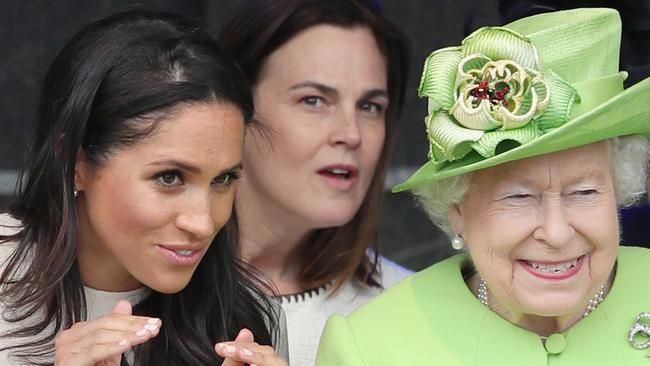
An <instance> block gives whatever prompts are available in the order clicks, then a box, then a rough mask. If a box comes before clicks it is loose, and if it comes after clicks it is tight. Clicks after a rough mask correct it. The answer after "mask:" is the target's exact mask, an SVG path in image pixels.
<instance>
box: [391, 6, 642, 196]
mask: <svg viewBox="0 0 650 366" xmlns="http://www.w3.org/2000/svg"><path fill="white" fill-rule="evenodd" d="M620 40H621V20H620V17H619V15H618V12H616V11H615V10H612V9H600V8H589V9H575V10H568V11H561V12H554V13H547V14H540V15H536V16H532V17H528V18H524V19H520V20H517V21H515V22H513V23H510V24H508V25H505V26H503V27H483V28H480V29H478V30H477V31H476V32H474V33H472V34H471V35H470V36H468V37H467V38H465V39H464V40H463V42H462V44H461V45H460V46H458V47H448V48H443V49H439V50H437V51H434V52H433V53H432V54H431V55H429V57H428V58H427V59H426V61H425V64H424V71H423V74H422V80H421V82H420V87H419V89H418V93H419V95H420V96H426V97H428V98H429V108H428V112H429V115H428V116H427V117H426V119H425V124H426V130H427V137H428V139H429V147H430V148H429V161H428V162H427V163H426V164H424V165H423V166H422V167H420V169H418V170H417V171H416V172H415V173H414V174H413V175H412V176H411V177H410V178H409V179H408V180H407V181H406V182H404V183H401V184H398V185H397V186H395V187H394V188H393V192H401V191H404V190H407V189H412V188H415V187H418V186H421V185H423V184H426V183H427V182H432V181H436V180H440V179H444V178H448V177H452V176H456V175H459V174H464V173H468V172H472V171H475V170H478V169H483V168H488V167H491V166H495V165H498V164H502V163H505V162H508V161H513V160H518V159H524V158H528V157H531V156H536V155H542V154H547V153H551V152H555V151H560V150H565V149H569V148H573V147H577V146H581V145H586V144H590V143H592V142H596V141H600V140H605V139H608V138H611V137H616V136H624V135H643V136H645V137H646V138H650V78H647V79H645V80H643V81H641V82H639V83H637V84H636V85H634V86H632V87H630V88H628V89H626V90H623V81H624V80H625V78H626V77H627V74H626V73H625V72H619V69H618V59H619V47H620Z"/></svg>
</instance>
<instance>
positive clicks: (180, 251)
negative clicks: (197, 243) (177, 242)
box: [174, 249, 192, 256]
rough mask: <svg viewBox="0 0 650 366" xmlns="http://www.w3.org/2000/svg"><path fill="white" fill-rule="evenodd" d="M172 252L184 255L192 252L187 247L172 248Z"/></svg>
mask: <svg viewBox="0 0 650 366" xmlns="http://www.w3.org/2000/svg"><path fill="white" fill-rule="evenodd" d="M174 253H176V254H178V255H184V256H187V255H190V254H192V251H191V250H189V249H180V250H174Z"/></svg>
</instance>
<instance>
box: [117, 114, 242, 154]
mask: <svg viewBox="0 0 650 366" xmlns="http://www.w3.org/2000/svg"><path fill="white" fill-rule="evenodd" d="M155 123H156V124H157V126H156V127H155V129H154V130H153V132H152V133H151V134H149V135H147V136H146V137H144V138H143V139H142V140H141V141H139V142H138V143H136V144H134V145H131V146H130V147H128V148H127V149H123V150H122V152H124V153H129V154H132V155H137V156H140V157H141V158H153V157H161V158H162V157H168V158H171V157H175V158H185V159H190V160H192V161H195V162H196V163H199V164H206V165H213V164H220V163H226V162H227V163H230V161H232V160H237V159H239V155H240V153H241V145H242V144H243V138H244V137H243V136H244V121H243V116H242V113H241V111H240V110H239V108H237V107H236V106H235V105H234V104H232V103H227V102H210V103H194V104H187V105H183V106H181V107H179V108H177V109H174V110H172V111H170V114H169V116H166V117H165V118H163V119H161V120H159V121H157V122H155Z"/></svg>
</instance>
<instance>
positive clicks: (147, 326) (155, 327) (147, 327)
mask: <svg viewBox="0 0 650 366" xmlns="http://www.w3.org/2000/svg"><path fill="white" fill-rule="evenodd" d="M144 329H146V330H150V331H152V332H153V331H154V330H156V329H158V326H157V325H152V324H145V325H144Z"/></svg>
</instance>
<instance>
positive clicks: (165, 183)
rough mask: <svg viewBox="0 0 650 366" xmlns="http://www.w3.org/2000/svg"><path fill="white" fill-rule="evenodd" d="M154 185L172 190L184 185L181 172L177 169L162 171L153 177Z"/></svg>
mask: <svg viewBox="0 0 650 366" xmlns="http://www.w3.org/2000/svg"><path fill="white" fill-rule="evenodd" d="M154 179H155V180H156V184H158V185H159V186H161V187H163V188H174V187H178V186H181V185H183V184H185V180H184V178H183V172H181V171H180V170H177V169H170V170H165V171H162V172H160V173H158V174H156V175H155V176H154Z"/></svg>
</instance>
